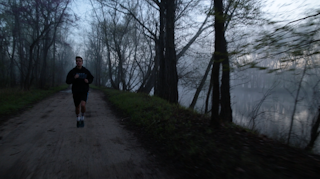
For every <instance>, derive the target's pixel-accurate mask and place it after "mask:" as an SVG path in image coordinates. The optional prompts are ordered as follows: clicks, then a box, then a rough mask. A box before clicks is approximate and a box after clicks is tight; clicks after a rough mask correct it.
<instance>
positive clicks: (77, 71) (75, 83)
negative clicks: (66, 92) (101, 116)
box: [66, 56, 93, 127]
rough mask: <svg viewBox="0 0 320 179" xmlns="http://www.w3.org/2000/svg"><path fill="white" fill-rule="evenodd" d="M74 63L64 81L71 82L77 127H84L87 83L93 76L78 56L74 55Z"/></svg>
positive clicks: (90, 81)
mask: <svg viewBox="0 0 320 179" xmlns="http://www.w3.org/2000/svg"><path fill="white" fill-rule="evenodd" d="M76 64H77V66H76V67H74V68H73V69H72V70H70V72H69V73H68V76H67V79H66V83H67V84H72V94H73V102H74V105H75V107H76V115H77V127H84V113H85V112H86V102H87V99H88V92H89V84H90V83H92V81H93V76H92V74H91V73H90V71H89V70H88V69H86V68H85V67H83V66H82V64H83V60H82V58H81V57H80V56H76ZM80 107H81V116H80Z"/></svg>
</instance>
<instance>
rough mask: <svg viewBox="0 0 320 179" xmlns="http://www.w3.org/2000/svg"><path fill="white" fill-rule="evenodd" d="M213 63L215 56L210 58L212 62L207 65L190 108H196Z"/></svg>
mask: <svg viewBox="0 0 320 179" xmlns="http://www.w3.org/2000/svg"><path fill="white" fill-rule="evenodd" d="M212 64H213V56H212V58H211V59H210V62H209V64H208V66H207V69H206V72H205V73H204V76H203V77H202V80H201V82H200V84H199V86H198V88H197V90H196V93H195V94H194V96H193V99H192V102H191V104H190V106H189V108H190V109H194V106H195V105H196V103H197V100H198V97H199V94H200V92H201V90H202V88H203V86H204V84H205V82H206V80H207V77H208V74H209V72H210V69H211V67H212Z"/></svg>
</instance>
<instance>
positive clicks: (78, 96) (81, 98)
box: [73, 93, 88, 106]
mask: <svg viewBox="0 0 320 179" xmlns="http://www.w3.org/2000/svg"><path fill="white" fill-rule="evenodd" d="M87 99H88V93H76V94H73V102H74V105H75V106H79V104H80V102H81V101H85V102H87Z"/></svg>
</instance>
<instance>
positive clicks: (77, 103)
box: [73, 94, 81, 127]
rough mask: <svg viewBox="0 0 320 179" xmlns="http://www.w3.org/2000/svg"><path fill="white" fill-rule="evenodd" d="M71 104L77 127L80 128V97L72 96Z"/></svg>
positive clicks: (77, 95)
mask: <svg viewBox="0 0 320 179" xmlns="http://www.w3.org/2000/svg"><path fill="white" fill-rule="evenodd" d="M73 102H74V106H75V113H76V115H77V127H80V119H81V118H80V115H79V114H80V103H81V96H80V95H79V94H73Z"/></svg>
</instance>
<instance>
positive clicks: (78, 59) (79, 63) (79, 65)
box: [76, 56, 83, 68]
mask: <svg viewBox="0 0 320 179" xmlns="http://www.w3.org/2000/svg"><path fill="white" fill-rule="evenodd" d="M76 64H77V68H81V67H82V64H83V60H82V57H80V56H76Z"/></svg>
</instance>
